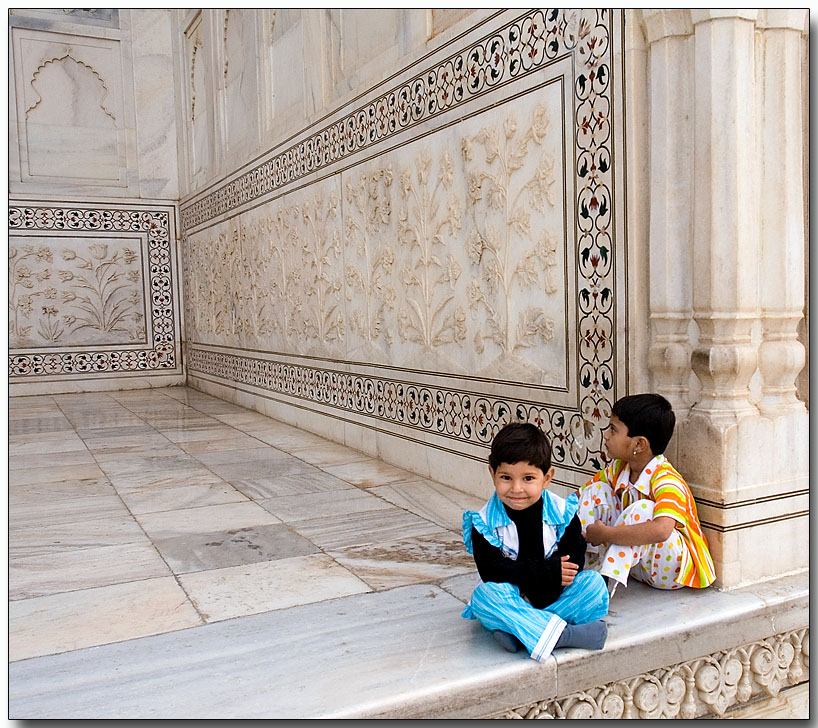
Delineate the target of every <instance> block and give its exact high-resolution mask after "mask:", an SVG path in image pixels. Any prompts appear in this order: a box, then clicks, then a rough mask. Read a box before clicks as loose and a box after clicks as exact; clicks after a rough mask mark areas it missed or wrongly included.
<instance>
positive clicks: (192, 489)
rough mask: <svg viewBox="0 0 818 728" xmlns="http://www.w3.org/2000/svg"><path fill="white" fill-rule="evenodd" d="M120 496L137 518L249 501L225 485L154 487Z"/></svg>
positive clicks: (127, 492) (221, 482)
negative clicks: (147, 514) (148, 514)
mask: <svg viewBox="0 0 818 728" xmlns="http://www.w3.org/2000/svg"><path fill="white" fill-rule="evenodd" d="M183 482H189V481H183ZM119 494H120V497H121V498H122V500H123V501H124V502H125V504H126V505H127V506H128V509H129V510H130V511H131V513H133V514H134V515H139V514H142V513H156V512H158V511H171V510H179V509H182V508H196V507H198V506H215V505H219V504H221V503H238V502H239V501H246V500H247V498H246V497H245V496H243V495H242V494H241V493H239V492H238V491H237V490H236V489H235V488H233V487H232V486H231V485H230V484H228V483H225V482H224V481H216V482H207V483H197V484H188V485H176V486H162V487H156V486H150V485H148V486H146V487H144V488H132V487H131V488H127V489H124V490H121V491H119Z"/></svg>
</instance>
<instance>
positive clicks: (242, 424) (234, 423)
mask: <svg viewBox="0 0 818 728" xmlns="http://www.w3.org/2000/svg"><path fill="white" fill-rule="evenodd" d="M216 419H218V420H220V421H221V422H224V423H225V424H227V425H230V426H231V427H236V428H238V429H244V428H246V427H251V426H253V425H259V426H265V425H269V424H270V423H271V422H274V420H272V419H271V418H269V417H267V415H263V414H261V413H260V412H252V411H250V410H244V411H243V412H235V413H229V414H220V415H217V416H216Z"/></svg>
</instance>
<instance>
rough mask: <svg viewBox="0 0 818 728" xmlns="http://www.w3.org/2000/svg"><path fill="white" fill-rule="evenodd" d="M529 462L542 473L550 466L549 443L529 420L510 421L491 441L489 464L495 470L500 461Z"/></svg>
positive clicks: (510, 463) (511, 462)
mask: <svg viewBox="0 0 818 728" xmlns="http://www.w3.org/2000/svg"><path fill="white" fill-rule="evenodd" d="M520 462H525V463H531V465H533V466H535V467H537V468H539V469H540V470H542V471H543V473H547V472H548V470H549V468H550V467H551V444H550V443H549V442H548V438H547V437H546V436H545V433H544V432H543V431H542V430H541V429H540V428H539V427H537V426H536V425H533V424H531V423H530V422H511V423H510V424H508V425H506V426H505V427H503V428H502V429H501V430H500V431H499V432H498V433H497V434H496V435H495V436H494V440H492V442H491V453H490V454H489V466H490V467H491V469H492V470H497V468H498V467H499V466H500V464H501V463H507V464H508V465H514V463H520Z"/></svg>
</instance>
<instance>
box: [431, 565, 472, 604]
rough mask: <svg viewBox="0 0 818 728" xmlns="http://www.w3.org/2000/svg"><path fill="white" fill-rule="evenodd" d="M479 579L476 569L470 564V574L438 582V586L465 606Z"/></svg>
mask: <svg viewBox="0 0 818 728" xmlns="http://www.w3.org/2000/svg"><path fill="white" fill-rule="evenodd" d="M479 578H480V577H479V574H478V573H477V567H475V566H474V565H473V564H472V570H471V572H467V573H465V574H460V575H459V576H452V577H449V578H448V579H444V580H443V581H441V582H440V584H439V586H440V588H441V589H443V590H444V591H447V592H448V593H449V594H451V595H452V596H453V597H455V598H456V599H459V600H460V601H461V602H463V604H466V603H467V602H468V601H469V599H471V595H472V592H473V591H474V587H475V586H476V585H477V581H478V579H479Z"/></svg>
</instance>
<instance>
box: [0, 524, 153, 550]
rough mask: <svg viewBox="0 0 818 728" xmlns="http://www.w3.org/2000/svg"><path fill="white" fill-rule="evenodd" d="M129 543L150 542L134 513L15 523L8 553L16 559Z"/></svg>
mask: <svg viewBox="0 0 818 728" xmlns="http://www.w3.org/2000/svg"><path fill="white" fill-rule="evenodd" d="M126 543H150V541H149V539H148V537H147V536H146V535H145V533H144V531H143V530H142V529H141V528H140V527H139V524H138V523H137V522H136V521H135V520H134V519H133V518H131V517H130V516H126V517H120V518H97V519H95V520H92V521H79V522H77V521H72V522H71V523H58V524H54V523H50V524H48V526H39V527H25V528H19V527H15V526H14V525H12V526H11V527H10V528H9V532H8V555H9V559H11V560H14V559H19V558H27V557H30V556H46V555H48V554H53V553H59V552H61V551H75V550H78V549H90V548H98V547H100V546H115V545H117V544H126Z"/></svg>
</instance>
